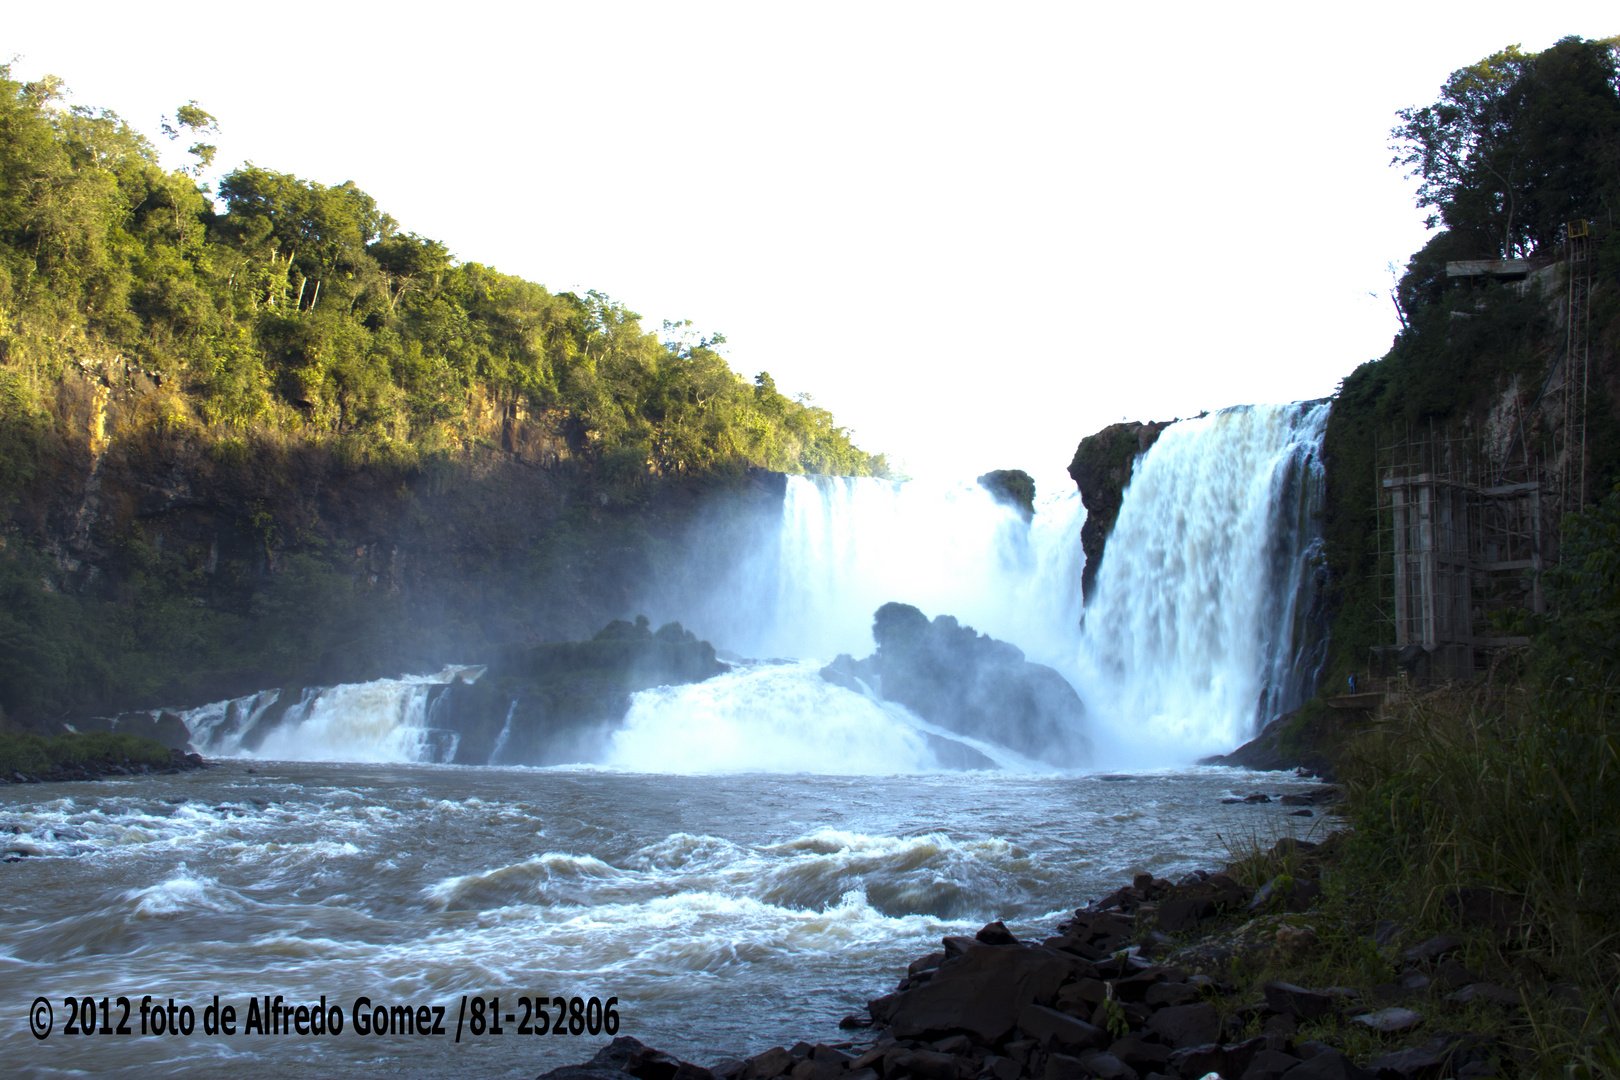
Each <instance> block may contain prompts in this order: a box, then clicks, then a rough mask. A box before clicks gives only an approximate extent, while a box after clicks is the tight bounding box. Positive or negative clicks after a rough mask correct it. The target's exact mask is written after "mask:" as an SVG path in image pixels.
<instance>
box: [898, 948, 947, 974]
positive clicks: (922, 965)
mask: <svg viewBox="0 0 1620 1080" xmlns="http://www.w3.org/2000/svg"><path fill="white" fill-rule="evenodd" d="M944 962H945V953H944V952H943V951H940V952H931V953H929V954H928V955H927V956H924V957H921V958H920V959H917V960H913V961H912V962H911V963H910V964H909V965H908V966H907V967H906V974H907V975H917V974H919V973H921V972H924V971H933V970H934V969H935V968H937V967H939V965H941V964H943V963H944Z"/></svg>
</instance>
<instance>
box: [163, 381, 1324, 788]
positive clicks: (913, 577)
mask: <svg viewBox="0 0 1620 1080" xmlns="http://www.w3.org/2000/svg"><path fill="white" fill-rule="evenodd" d="M1327 415H1328V406H1327V405H1326V404H1324V403H1305V404H1295V405H1280V406H1253V407H1238V408H1233V409H1227V410H1224V411H1222V412H1220V413H1216V414H1214V415H1211V416H1206V417H1201V418H1199V419H1197V420H1189V421H1183V422H1180V423H1177V424H1175V425H1173V426H1172V427H1170V428H1168V429H1167V430H1166V431H1165V432H1164V434H1163V435H1162V436H1161V437H1160V439H1159V440H1158V442H1157V443H1156V444H1155V445H1154V447H1153V448H1152V449H1151V450H1150V451H1149V452H1148V453H1147V454H1146V455H1145V456H1144V457H1143V459H1142V460H1141V461H1140V462H1139V464H1138V465H1137V467H1136V469H1135V474H1134V478H1133V480H1132V482H1131V484H1130V486H1129V487H1128V488H1127V490H1126V491H1125V493H1124V500H1123V505H1122V508H1121V510H1120V514H1119V517H1118V520H1117V522H1116V524H1115V527H1114V531H1113V533H1112V535H1111V537H1110V539H1109V542H1108V547H1107V553H1106V557H1105V559H1104V562H1103V565H1102V566H1101V568H1100V573H1099V576H1098V587H1097V593H1096V596H1095V598H1094V601H1093V604H1092V606H1091V609H1090V610H1089V611H1087V612H1086V614H1085V626H1084V630H1083V631H1082V629H1081V626H1080V624H1081V606H1080V605H1081V594H1080V574H1081V570H1082V568H1083V558H1084V556H1083V554H1082V551H1081V546H1080V538H1079V534H1080V527H1081V525H1082V524H1083V522H1084V519H1085V511H1084V508H1083V507H1082V505H1081V503H1080V499H1079V496H1078V494H1077V493H1076V492H1074V491H1073V489H1072V488H1070V487H1069V486H1068V485H1067V484H1066V483H1061V482H1060V483H1056V484H1052V485H1050V486H1043V491H1042V494H1041V497H1040V499H1039V500H1038V502H1037V505H1036V513H1035V515H1034V519H1033V520H1032V521H1030V522H1025V521H1024V520H1023V519H1022V517H1021V516H1020V515H1019V513H1018V512H1017V511H1016V510H1015V509H1013V508H1011V507H1008V506H1006V505H1005V504H1002V503H1000V502H998V501H997V500H996V499H995V498H993V497H992V496H991V495H990V493H989V492H987V491H985V490H984V489H983V488H982V487H980V486H979V485H978V484H976V483H962V484H957V485H954V486H939V485H928V484H923V483H919V482H915V481H912V482H906V483H895V482H889V481H879V480H869V479H848V478H831V477H801V476H791V477H788V478H787V480H786V492H785V497H784V502H783V507H782V514H781V519H780V522H779V523H778V524H777V525H776V526H775V527H773V528H770V529H768V530H765V531H764V532H763V533H762V534H761V537H762V540H761V542H759V543H757V544H756V545H755V546H754V550H752V551H748V552H743V553H741V554H740V555H739V558H738V565H737V567H736V574H735V578H734V580H733V583H732V586H731V588H730V589H729V590H726V591H725V592H724V593H723V594H721V595H717V596H714V597H711V598H710V602H709V603H708V604H707V605H706V606H704V605H699V606H698V609H697V612H696V613H695V614H694V615H693V616H692V617H691V618H690V619H689V620H687V621H689V624H690V625H692V627H693V629H694V630H696V631H697V632H698V633H699V635H700V636H703V637H705V638H708V639H710V640H712V641H713V642H715V643H716V644H717V645H719V646H721V647H723V648H730V649H732V650H734V651H736V652H739V653H746V654H750V655H754V656H788V657H795V658H799V659H801V660H811V659H814V660H816V661H818V662H819V661H821V660H827V659H830V658H831V657H832V656H834V655H835V654H837V653H840V652H848V653H853V654H855V655H857V656H864V655H866V654H868V653H870V652H871V651H872V649H873V647H874V643H873V641H872V638H871V626H872V617H873V613H874V611H875V610H876V609H877V608H878V607H879V606H881V605H882V604H884V603H887V602H889V601H900V602H902V603H908V604H912V605H915V606H916V607H918V608H920V609H922V610H923V611H924V612H925V613H926V614H928V615H930V616H934V615H943V614H948V615H953V616H955V617H956V618H957V619H958V620H959V621H960V622H962V623H964V624H967V625H971V626H973V627H974V628H975V629H977V630H979V631H981V632H983V633H987V634H990V635H992V636H994V637H997V638H999V639H1001V640H1004V641H1009V642H1012V643H1013V644H1015V645H1017V646H1018V647H1019V648H1021V649H1023V650H1024V652H1025V653H1026V655H1028V657H1029V658H1030V659H1031V660H1034V661H1036V662H1039V663H1044V664H1048V665H1050V666H1052V667H1054V668H1056V669H1057V670H1058V671H1060V672H1061V673H1062V674H1063V675H1064V676H1065V677H1067V678H1068V679H1069V680H1070V682H1071V683H1073V684H1074V685H1075V686H1076V687H1077V689H1078V690H1079V691H1080V693H1081V695H1082V697H1083V698H1084V700H1085V701H1086V703H1087V705H1088V706H1089V708H1090V712H1091V715H1092V721H1093V726H1092V732H1091V734H1092V736H1093V737H1094V738H1095V739H1097V741H1098V743H1099V747H1098V749H1099V759H1098V763H1099V764H1100V763H1103V762H1107V763H1108V764H1111V765H1116V766H1117V765H1121V764H1127V763H1135V762H1142V763H1147V762H1149V761H1151V762H1152V763H1155V764H1158V763H1167V762H1169V761H1175V760H1180V761H1185V760H1187V759H1189V758H1191V757H1193V756H1195V755H1199V754H1203V753H1209V752H1212V751H1225V750H1230V749H1232V748H1233V747H1234V746H1236V745H1237V744H1238V743H1239V742H1241V741H1243V740H1244V739H1246V738H1247V737H1249V736H1250V735H1252V734H1253V732H1254V729H1255V726H1256V722H1257V720H1258V721H1263V720H1265V719H1269V718H1270V717H1272V716H1275V715H1277V714H1279V713H1280V712H1282V711H1285V710H1286V709H1288V708H1291V707H1293V706H1294V705H1295V704H1297V703H1298V701H1299V700H1300V699H1301V698H1302V697H1303V696H1306V695H1308V694H1309V693H1310V692H1312V691H1313V690H1314V679H1315V674H1316V672H1315V668H1316V666H1317V665H1319V663H1320V647H1319V646H1320V636H1319V635H1317V636H1313V635H1311V634H1309V633H1306V632H1304V628H1303V626H1302V623H1303V620H1304V618H1305V615H1306V613H1307V611H1308V610H1309V609H1310V607H1311V602H1312V598H1313V595H1314V588H1315V583H1316V579H1317V574H1316V573H1315V572H1313V562H1319V549H1320V537H1319V532H1320V530H1319V527H1318V523H1317V521H1316V518H1317V515H1318V512H1319V509H1320V499H1321V471H1322V470H1321V462H1320V447H1321V439H1322V434H1323V431H1324V429H1325V425H1326V421H1327ZM681 615H682V613H680V612H672V613H670V616H669V617H674V618H679V617H681ZM1313 649H1314V651H1313ZM818 666H819V665H818V664H809V665H804V664H800V665H781V666H775V667H772V666H761V667H747V668H742V669H739V670H738V671H736V672H733V673H732V674H730V675H726V676H721V677H719V678H716V679H712V680H709V681H708V682H705V683H702V684H697V685H693V686H682V687H673V688H663V689H656V690H651V691H644V692H642V693H640V694H637V695H635V698H634V700H633V703H632V707H631V710H630V713H629V715H628V717H627V718H626V720H625V723H624V726H623V727H622V729H621V730H620V731H618V732H617V733H616V734H615V735H614V736H613V737H612V739H611V740H610V741H609V743H608V745H607V750H606V753H605V756H604V757H603V758H602V759H601V761H600V762H598V763H601V764H609V765H614V766H618V767H623V768H633V769H648V770H654V771H668V772H711V771H712V772H734V771H788V772H793V771H798V770H801V769H806V768H810V769H814V770H816V771H826V772H844V773H868V772H885V773H893V772H910V771H927V770H931V769H934V768H937V767H939V764H940V762H939V759H938V758H936V757H935V754H934V752H933V750H934V749H936V748H937V747H938V745H939V744H938V743H937V742H935V743H931V742H930V739H937V737H938V736H940V735H942V734H948V733H944V732H941V731H937V730H934V729H932V728H931V726H930V725H928V724H927V723H925V722H923V721H922V720H920V719H918V718H917V717H915V716H913V715H911V714H910V713H908V712H906V711H905V710H904V709H903V708H901V707H900V706H898V705H895V704H893V703H889V702H882V701H879V700H877V699H875V698H872V697H863V696H862V695H860V694H856V693H853V692H851V691H849V690H845V689H842V688H840V687H836V686H833V685H831V684H829V683H826V682H823V681H822V680H821V679H820V678H819V676H818V675H817V674H816V671H817V669H818ZM459 670H460V669H447V670H446V671H444V672H440V673H438V674H435V675H427V676H416V677H406V678H401V679H383V680H377V681H375V682H371V683H364V684H355V685H349V686H337V687H331V688H327V689H323V690H319V691H318V692H307V693H306V695H305V700H303V701H301V702H299V703H296V704H292V705H288V703H285V702H279V701H278V700H277V696H276V692H275V691H268V692H266V693H265V694H260V695H256V696H254V697H253V698H244V699H239V700H238V701H236V702H229V703H226V702H221V703H218V704H216V705H211V706H204V707H203V708H202V709H196V710H192V711H191V712H190V713H187V714H185V715H186V719H187V723H188V725H190V727H191V729H192V733H193V742H194V744H195V745H197V747H198V748H199V749H200V750H202V751H203V752H204V753H208V754H211V755H214V756H233V755H241V756H258V757H266V758H284V759H294V760H348V761H392V762H435V761H449V760H451V759H452V758H453V757H454V755H455V744H454V741H453V740H454V738H455V736H453V735H452V734H450V733H449V732H448V731H441V730H439V727H440V725H439V724H437V723H435V722H434V720H433V716H432V708H433V707H434V706H433V702H434V701H435V700H436V698H435V694H434V686H435V684H443V683H446V682H448V681H449V680H451V679H453V678H455V677H456V673H457V672H458V671H459ZM512 715H513V714H512V712H510V711H509V713H508V716H507V723H506V725H504V726H503V727H502V729H501V732H500V734H499V736H498V738H497V740H496V743H495V748H494V750H493V752H492V754H491V757H490V762H491V763H496V762H498V761H499V760H500V758H501V755H502V753H503V751H504V749H505V747H506V745H507V740H508V736H509V734H510V726H511V722H512ZM969 742H971V740H969ZM973 748H974V750H975V751H976V752H982V753H984V754H985V755H986V756H987V757H989V758H990V759H991V760H993V761H994V762H995V763H996V764H998V765H1001V766H1003V767H1014V768H1025V767H1030V763H1028V762H1025V761H1022V760H1021V759H1018V758H1017V757H1016V755H1011V754H1008V753H1006V752H1005V751H1003V750H1001V749H1000V748H997V747H989V746H980V745H978V744H973Z"/></svg>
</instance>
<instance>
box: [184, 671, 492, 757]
mask: <svg viewBox="0 0 1620 1080" xmlns="http://www.w3.org/2000/svg"><path fill="white" fill-rule="evenodd" d="M481 671H482V669H481V668H467V667H458V666H451V667H447V668H445V669H444V670H443V671H440V672H436V673H434V674H431V675H407V676H404V677H401V678H398V679H374V680H372V681H371V682H364V683H341V684H339V685H337V686H325V687H322V686H311V687H306V688H305V689H304V692H303V695H302V699H301V700H300V701H299V702H298V703H297V704H294V705H289V706H287V707H286V708H285V709H283V710H281V711H280V712H279V713H276V712H274V711H273V710H272V708H271V707H272V706H273V705H275V704H276V703H277V702H278V699H279V696H280V691H278V690H266V691H262V692H260V693H258V694H253V695H250V696H248V697H242V698H236V699H234V700H231V701H218V702H214V703H212V704H209V705H203V706H201V707H199V708H196V709H190V710H187V711H185V712H182V713H180V717H181V719H183V720H184V721H185V722H186V727H187V728H188V729H189V730H190V731H191V743H192V745H193V746H195V747H196V748H197V749H198V750H199V751H200V752H201V753H203V754H205V755H207V756H209V757H258V758H268V759H275V760H281V761H374V762H445V761H450V760H452V759H453V758H454V757H455V755H456V743H457V740H458V736H457V734H456V733H455V732H453V731H448V730H445V729H443V728H441V727H438V726H436V725H435V724H434V723H433V719H432V718H433V714H434V707H435V706H436V705H437V704H438V701H439V699H440V692H441V691H442V690H443V689H444V687H445V686H446V685H448V684H449V683H450V682H451V681H452V680H454V679H456V678H458V677H462V678H466V679H467V680H468V681H471V680H472V679H474V678H476V677H477V675H478V674H479V673H481ZM464 672H466V673H468V674H466V675H464V674H463V673H464Z"/></svg>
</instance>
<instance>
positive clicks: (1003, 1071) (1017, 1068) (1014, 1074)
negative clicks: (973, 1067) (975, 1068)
mask: <svg viewBox="0 0 1620 1080" xmlns="http://www.w3.org/2000/svg"><path fill="white" fill-rule="evenodd" d="M1023 1074H1024V1067H1023V1066H1022V1065H1020V1064H1018V1062H1016V1061H1014V1060H1013V1059H1012V1058H1010V1057H1002V1056H1001V1055H1000V1054H991V1055H989V1056H988V1057H986V1058H985V1059H984V1065H983V1066H982V1068H981V1071H980V1075H981V1076H985V1077H986V1080H1018V1078H1019V1077H1020V1076H1022V1075H1023Z"/></svg>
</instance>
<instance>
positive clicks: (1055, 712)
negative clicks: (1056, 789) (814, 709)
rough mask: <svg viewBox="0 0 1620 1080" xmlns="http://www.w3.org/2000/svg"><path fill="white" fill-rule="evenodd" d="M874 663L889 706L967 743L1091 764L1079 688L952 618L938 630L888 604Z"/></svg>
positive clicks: (878, 625)
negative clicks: (896, 706) (965, 738)
mask: <svg viewBox="0 0 1620 1080" xmlns="http://www.w3.org/2000/svg"><path fill="white" fill-rule="evenodd" d="M872 636H873V637H874V638H876V639H877V643H878V650H877V653H876V654H875V656H874V657H873V658H872V661H871V663H872V665H873V667H874V668H875V670H876V672H877V675H878V681H879V683H880V685H881V693H882V696H883V698H884V699H885V700H888V701H897V702H899V703H900V704H902V705H904V706H906V708H908V709H910V710H912V711H913V712H915V713H916V714H917V715H918V716H921V717H922V718H923V719H925V720H928V721H930V722H931V723H935V724H938V725H939V726H941V727H944V728H948V729H950V730H951V731H954V732H957V733H958V734H961V735H967V736H970V737H972V738H976V739H983V740H985V741H987V742H994V743H999V744H1001V745H1003V746H1006V747H1009V748H1011V749H1013V750H1016V751H1018V752H1019V753H1021V754H1026V755H1028V756H1030V757H1035V758H1040V759H1041V760H1044V761H1050V762H1052V763H1053V764H1057V765H1065V766H1077V765H1084V764H1086V763H1087V762H1088V761H1089V760H1090V757H1091V743H1090V740H1089V739H1087V738H1086V735H1085V722H1086V712H1085V706H1084V705H1083V704H1082V703H1081V701H1080V695H1079V694H1077V693H1075V691H1074V687H1072V686H1070V685H1069V684H1068V682H1067V681H1066V680H1065V679H1064V678H1063V676H1061V675H1059V674H1058V673H1057V672H1056V671H1053V670H1052V669H1051V668H1049V667H1045V666H1044V665H1041V664H1032V663H1030V662H1029V661H1027V660H1025V659H1024V654H1023V652H1022V651H1021V650H1019V649H1018V647H1017V646H1015V645H1011V644H1009V643H1007V642H1005V641H997V640H996V639H995V638H992V637H990V636H988V635H985V634H979V633H976V632H975V631H974V630H973V628H972V627H970V626H962V625H960V624H958V623H957V621H956V619H954V618H953V617H951V616H949V615H940V616H938V617H936V618H935V619H934V620H933V621H932V622H930V621H929V620H928V617H927V616H926V615H924V614H923V613H922V612H921V611H919V610H917V609H916V608H914V607H912V606H911V605H909V604H896V603H889V604H884V605H883V606H882V607H880V608H878V610H877V614H876V616H875V618H874V621H873V624H872Z"/></svg>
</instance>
